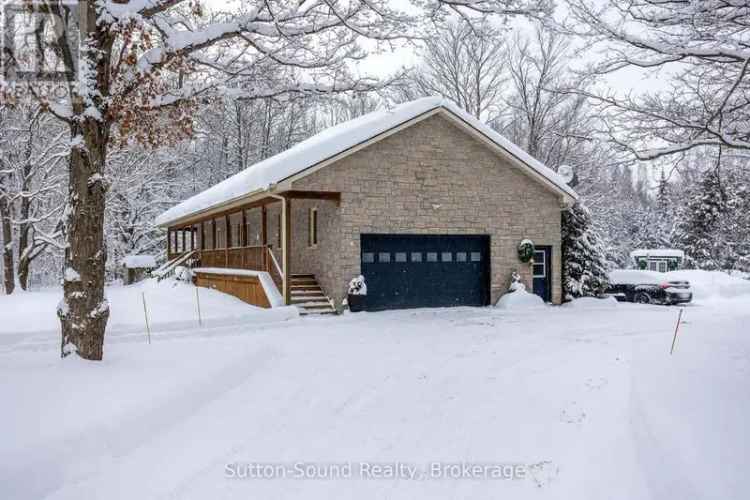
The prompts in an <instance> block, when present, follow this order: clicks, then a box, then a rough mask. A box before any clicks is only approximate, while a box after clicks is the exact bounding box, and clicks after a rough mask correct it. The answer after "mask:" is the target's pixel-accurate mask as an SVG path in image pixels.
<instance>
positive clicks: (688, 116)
mask: <svg viewBox="0 0 750 500" xmlns="http://www.w3.org/2000/svg"><path fill="white" fill-rule="evenodd" d="M568 3H569V6H570V10H571V13H572V14H573V16H574V17H573V19H574V23H570V24H569V25H568V26H566V27H565V29H567V30H568V31H569V32H572V33H575V34H578V35H583V36H585V37H587V38H588V40H589V43H591V44H595V43H599V44H601V46H602V47H603V48H605V49H606V50H604V51H603V54H604V57H603V59H602V60H600V61H598V62H596V63H595V64H593V65H592V66H591V68H590V69H589V71H590V73H591V74H592V75H602V74H612V73H615V72H617V71H618V70H620V69H623V68H642V69H646V70H649V71H659V70H661V75H663V76H664V78H665V79H668V80H669V81H670V82H671V85H670V87H669V88H668V89H666V90H663V91H659V92H649V93H645V94H643V95H637V96H632V95H627V96H622V95H619V94H618V93H615V92H612V91H610V92H598V93H592V92H582V93H585V94H586V95H588V96H589V97H591V98H592V99H594V100H595V101H596V102H598V103H599V104H600V106H601V107H602V108H603V109H605V110H607V111H609V113H610V115H611V117H612V119H611V126H610V129H609V134H610V135H611V139H612V140H613V141H615V142H616V143H618V144H620V145H621V146H623V147H625V148H628V149H629V150H630V151H632V152H633V153H634V154H635V155H636V156H637V157H638V158H639V159H642V160H651V159H655V158H658V157H660V156H665V155H672V154H675V153H680V152H684V151H687V150H691V149H694V148H700V147H706V146H711V147H716V146H725V147H727V148H731V149H749V148H750V132H748V130H749V129H748V126H747V125H748V122H750V99H748V94H749V93H750V81H749V80H748V64H749V62H750V47H748V44H747V38H748V35H749V34H750V10H748V7H747V4H746V2H728V1H725V0H704V1H701V2H688V3H685V2H665V1H662V0H632V1H629V2H626V3H623V2H620V1H617V0H606V1H604V2H596V3H595V2H591V1H590V0H568Z"/></svg>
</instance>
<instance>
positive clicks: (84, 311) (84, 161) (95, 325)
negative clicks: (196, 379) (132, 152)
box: [58, 119, 109, 361]
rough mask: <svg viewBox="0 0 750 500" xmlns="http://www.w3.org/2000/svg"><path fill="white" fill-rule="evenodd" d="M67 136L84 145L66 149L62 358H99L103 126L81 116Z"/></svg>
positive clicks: (103, 319)
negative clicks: (73, 354)
mask: <svg viewBox="0 0 750 500" xmlns="http://www.w3.org/2000/svg"><path fill="white" fill-rule="evenodd" d="M72 128H73V131H72V132H73V133H72V135H73V137H75V136H76V135H82V136H83V138H84V143H85V147H74V148H72V149H71V152H70V160H69V162H70V164H69V170H70V181H69V182H70V186H69V200H68V204H69V206H68V208H67V210H68V214H67V221H66V222H67V231H66V239H67V243H68V244H67V247H66V249H65V266H64V270H63V272H64V274H63V277H64V285H63V290H64V298H63V302H62V303H61V304H60V306H59V307H58V316H59V317H60V322H61V323H62V356H63V357H64V356H66V355H68V354H70V353H71V352H77V353H78V355H79V356H80V357H82V358H84V359H88V360H97V361H98V360H101V359H102V356H103V347H104V330H105V328H106V326H107V320H108V319H109V304H108V303H107V300H106V299H105V297H104V266H105V263H106V258H107V257H106V256H107V252H106V249H105V247H104V199H105V192H106V186H105V184H104V177H103V176H102V175H103V172H104V164H105V158H106V150H107V142H108V137H107V136H108V127H107V125H106V124H104V123H102V122H98V121H95V120H92V119H86V120H85V121H84V122H83V123H82V124H81V125H80V126H79V125H73V126H72Z"/></svg>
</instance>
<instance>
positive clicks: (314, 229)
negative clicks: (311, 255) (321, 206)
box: [307, 208, 318, 247]
mask: <svg viewBox="0 0 750 500" xmlns="http://www.w3.org/2000/svg"><path fill="white" fill-rule="evenodd" d="M307 225H308V228H309V232H308V238H307V246H309V247H314V246H317V244H318V209H317V208H311V209H310V212H309V213H308V215H307Z"/></svg>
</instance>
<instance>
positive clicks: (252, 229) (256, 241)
mask: <svg viewBox="0 0 750 500" xmlns="http://www.w3.org/2000/svg"><path fill="white" fill-rule="evenodd" d="M262 216H263V212H262V209H260V208H252V209H250V210H245V234H246V235H247V237H246V239H247V245H248V246H251V247H254V246H258V245H260V244H261V243H262V241H261V240H262V239H263V235H262V234H261V232H262V225H263V218H262Z"/></svg>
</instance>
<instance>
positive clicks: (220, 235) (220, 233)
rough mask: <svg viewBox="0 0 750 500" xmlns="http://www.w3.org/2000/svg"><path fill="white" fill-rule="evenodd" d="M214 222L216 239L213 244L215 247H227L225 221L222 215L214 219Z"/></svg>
mask: <svg viewBox="0 0 750 500" xmlns="http://www.w3.org/2000/svg"><path fill="white" fill-rule="evenodd" d="M214 224H216V241H215V242H214V243H215V246H216V248H226V247H227V221H226V219H225V218H224V217H219V218H218V219H214Z"/></svg>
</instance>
